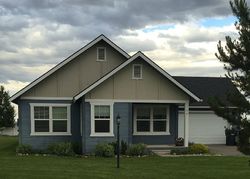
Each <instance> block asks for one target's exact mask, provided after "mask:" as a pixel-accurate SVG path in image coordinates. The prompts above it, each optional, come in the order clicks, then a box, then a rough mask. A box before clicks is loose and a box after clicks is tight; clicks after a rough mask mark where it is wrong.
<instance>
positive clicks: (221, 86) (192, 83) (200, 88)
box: [173, 76, 239, 106]
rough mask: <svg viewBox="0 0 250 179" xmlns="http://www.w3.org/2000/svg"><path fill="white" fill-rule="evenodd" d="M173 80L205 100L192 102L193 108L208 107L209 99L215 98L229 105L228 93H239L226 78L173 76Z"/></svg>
mask: <svg viewBox="0 0 250 179" xmlns="http://www.w3.org/2000/svg"><path fill="white" fill-rule="evenodd" d="M173 78H174V79H176V80H177V81H178V82H180V83H181V84H182V85H183V86H185V87H186V88H188V89H189V90H190V91H191V92H192V93H194V94H195V95H197V96H198V97H199V98H201V99H202V100H203V101H202V102H191V103H190V105H192V106H208V102H207V101H208V98H209V97H214V96H217V97H218V98H219V99H220V100H221V101H222V102H224V103H226V104H229V102H228V101H227V94H228V92H239V91H238V90H237V88H236V87H235V86H234V85H233V84H232V82H231V81H230V79H229V78H225V77H184V76H173Z"/></svg>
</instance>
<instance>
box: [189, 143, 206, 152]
mask: <svg viewBox="0 0 250 179" xmlns="http://www.w3.org/2000/svg"><path fill="white" fill-rule="evenodd" d="M189 150H190V153H191V154H206V153H208V152H209V150H208V147H207V146H205V145H203V144H193V145H191V146H190V147H189Z"/></svg>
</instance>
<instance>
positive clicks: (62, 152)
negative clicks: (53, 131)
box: [48, 142, 75, 156]
mask: <svg viewBox="0 0 250 179" xmlns="http://www.w3.org/2000/svg"><path fill="white" fill-rule="evenodd" d="M48 152H49V153H50V154H53V155H58V156H72V155H74V154H75V152H74V150H73V146H72V144H71V143H70V142H61V143H54V144H50V145H49V146H48Z"/></svg>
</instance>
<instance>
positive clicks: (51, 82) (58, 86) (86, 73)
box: [22, 41, 127, 97]
mask: <svg viewBox="0 0 250 179" xmlns="http://www.w3.org/2000/svg"><path fill="white" fill-rule="evenodd" d="M97 47H105V48H106V60H105V61H97ZM125 60H127V59H126V57H124V56H122V55H121V54H120V53H119V52H117V51H116V50H115V49H113V48H112V47H111V46H110V45H108V44H107V43H106V42H104V41H100V42H98V43H97V44H95V45H94V46H92V47H91V48H89V49H88V50H86V51H85V52H84V53H82V54H81V55H79V56H78V57H76V58H75V59H74V60H72V61H71V62H69V63H68V64H66V65H65V66H63V67H62V68H60V69H59V70H57V71H56V72H54V73H53V74H52V75H50V76H48V77H47V78H46V79H44V80H43V81H41V82H40V83H39V84H37V85H36V86H34V87H33V88H31V89H30V90H28V91H27V92H26V93H24V94H23V95H22V97H73V96H74V95H76V94H77V93H79V92H80V91H81V90H83V89H85V88H86V87H87V86H89V85H90V84H92V83H93V82H95V81H96V80H97V79H99V78H100V77H102V76H103V75H105V74H106V73H107V72H109V71H111V70H112V69H114V68H115V67H117V66H118V65H120V64H121V63H122V62H124V61H125Z"/></svg>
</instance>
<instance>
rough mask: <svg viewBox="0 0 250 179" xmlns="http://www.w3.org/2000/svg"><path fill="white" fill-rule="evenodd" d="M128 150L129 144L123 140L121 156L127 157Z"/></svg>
mask: <svg viewBox="0 0 250 179" xmlns="http://www.w3.org/2000/svg"><path fill="white" fill-rule="evenodd" d="M127 150H128V144H127V143H126V142H125V141H123V140H122V142H121V154H122V155H125V154H126V152H127Z"/></svg>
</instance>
